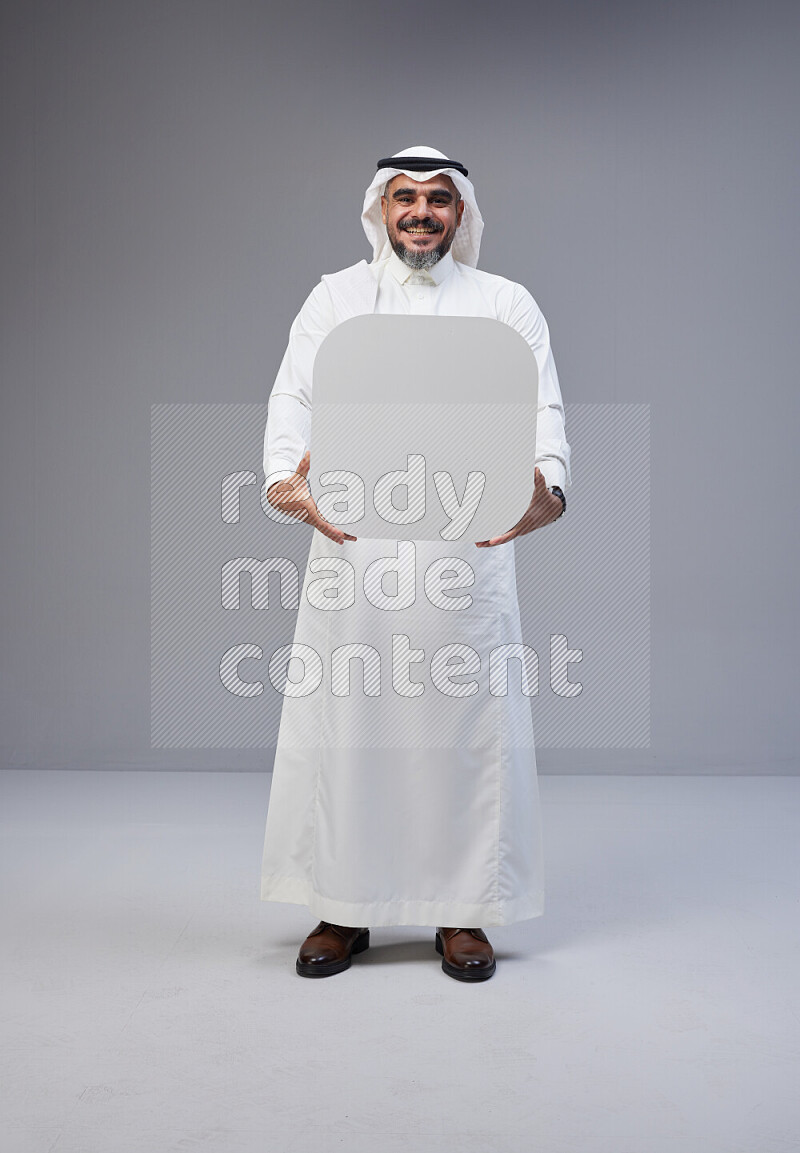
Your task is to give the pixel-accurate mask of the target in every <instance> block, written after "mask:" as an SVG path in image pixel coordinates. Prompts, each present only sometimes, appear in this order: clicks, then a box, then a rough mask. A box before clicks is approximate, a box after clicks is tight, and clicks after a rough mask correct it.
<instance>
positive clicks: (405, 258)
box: [393, 241, 447, 272]
mask: <svg viewBox="0 0 800 1153" xmlns="http://www.w3.org/2000/svg"><path fill="white" fill-rule="evenodd" d="M393 247H394V250H395V252H396V253H397V255H398V256H399V257H400V259H401V260H402V262H403V264H405V265H406V267H407V268H413V269H414V271H415V272H423V271H425V269H428V268H433V266H434V264H438V263H439V261H440V260H441V259H442V257H443V256H444V255H445V252H446V251H447V249H446V248H445V252H442V248H443V247H444V245H439V247H438V248H432V249H431V250H430V252H417V251H416V250H413V249H410V248H406V246H405V244H402V243H400V242H399V241H398V243H397V244H395V245H393Z"/></svg>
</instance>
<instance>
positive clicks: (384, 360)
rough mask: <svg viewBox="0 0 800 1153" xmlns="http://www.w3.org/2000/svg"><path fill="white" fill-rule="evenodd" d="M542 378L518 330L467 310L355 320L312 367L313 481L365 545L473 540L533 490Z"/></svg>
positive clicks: (490, 532) (506, 522) (324, 506)
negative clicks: (383, 540) (373, 541)
mask: <svg viewBox="0 0 800 1153" xmlns="http://www.w3.org/2000/svg"><path fill="white" fill-rule="evenodd" d="M538 384H539V374H538V368H537V364H536V357H535V356H534V355H533V352H532V350H531V348H530V346H529V344H528V343H527V341H526V340H525V339H524V337H522V336H520V334H519V333H518V332H517V331H516V330H515V329H513V328H511V327H510V326H509V325H507V324H503V323H502V321H499V320H494V319H490V318H488V317H464V316H374V315H369V316H356V317H353V318H352V319H351V320H347V321H344V323H342V324H340V325H337V327H336V328H334V329H333V331H332V332H330V333H329V334H328V336H327V337H326V338H325V340H324V341H323V342H322V344H321V346H320V348H319V350H318V352H317V356H316V360H315V363H314V381H313V397H314V400H313V414H312V426H311V438H312V451H311V470H310V473H309V483H310V485H311V492H312V495H313V497H314V499H315V501H316V502H317V506H318V508H319V510H320V512H321V513H322V515H323V516H324V517H325V518H326V520H328V521H330V522H331V524H334V525H336V526H337V527H338V528H342V529H344V530H345V531H347V532H349V533H351V534H352V535H353V536H356V537H377V538H389V539H393V540H440V541H460V542H463V543H466V542H469V541H480V540H488V539H489V538H490V537H494V536H499V535H500V534H501V533H503V532H505V531H507V530H508V529H510V528H512V527H513V525H515V524H516V523H517V521H518V520H519V519H520V517H521V516H522V514H523V513H524V512H525V510H526V508H527V507H528V505H529V504H530V499H531V495H532V493H533V473H534V459H535V452H536V411H537V396H538Z"/></svg>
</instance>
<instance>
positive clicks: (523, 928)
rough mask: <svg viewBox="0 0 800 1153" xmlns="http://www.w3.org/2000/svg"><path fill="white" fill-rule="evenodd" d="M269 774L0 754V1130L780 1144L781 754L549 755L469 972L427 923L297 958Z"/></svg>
mask: <svg viewBox="0 0 800 1153" xmlns="http://www.w3.org/2000/svg"><path fill="white" fill-rule="evenodd" d="M269 779H270V778H269V776H268V775H266V774H265V775H263V776H259V775H253V774H221V773H168V774H163V773H161V774H156V773H90V772H86V773H81V772H57V771H54V772H39V771H28V772H24V771H10V772H5V773H1V774H0V790H1V792H0V796H1V797H2V856H3V874H2V876H3V882H2V898H3V900H2V904H3V909H2V925H3V934H2V954H3V975H2V986H1V987H2V998H3V1012H4V1018H5V1023H4V1029H3V1046H2V1049H3V1054H2V1055H3V1070H2V1099H3V1100H2V1116H0V1131H2V1138H0V1147H1V1148H2V1151H3V1153H129V1151H131V1153H132V1151H134V1150H135V1151H136V1153H140V1151H141V1153H173V1151H174V1153H199V1151H208V1153H263V1151H267V1150H276V1151H279V1153H284V1151H286V1153H289V1151H291V1153H295V1151H299V1153H306V1151H307V1150H308V1151H312V1150H313V1153H328V1151H332V1150H338V1149H342V1150H355V1151H356V1153H362V1151H363V1153H373V1151H384V1150H388V1151H395V1150H396V1151H398V1153H400V1151H401V1150H402V1151H403V1153H416V1151H417V1150H430V1149H437V1148H439V1149H443V1150H447V1151H448V1153H450V1151H453V1153H473V1151H474V1153H495V1151H496V1153H517V1151H519V1153H523V1151H524V1153H529V1151H534V1150H535V1151H537V1153H538V1151H542V1153H771V1151H774V1153H788V1151H789V1150H800V1110H799V1108H798V1103H797V1098H798V1093H797V1089H798V1085H800V1078H798V1050H799V1049H800V1046H799V1045H798V1016H799V1014H798V971H799V969H798V961H799V960H800V958H799V957H798V953H799V952H800V950H798V943H799V938H800V932H799V930H798V889H800V885H799V884H798V867H797V864H798V849H797V845H798V827H799V824H798V816H799V815H800V812H799V810H800V780H798V779H796V778H795V779H792V778H786V777H765V778H764V777H762V778H756V777H744V778H743V777H723V778H710V777H688V776H681V777H674V778H670V779H666V778H663V777H662V778H653V777H644V776H642V777H630V776H618V777H600V778H598V777H589V776H582V777H550V776H543V777H542V778H541V792H542V800H543V807H544V820H545V844H546V860H547V910H546V912H545V915H544V917H540V918H536V919H535V920H532V921H526V922H522V923H520V924H518V925H513V926H507V927H504V928H502V929H494V930H492V931H491V932H490V938H491V940H492V942H493V944H494V946H495V950H496V952H497V955H498V969H497V973H496V975H495V977H494V978H493V979H492V980H490V981H487V982H485V983H482V984H479V985H466V984H464V983H461V982H457V981H453V980H452V979H450V978H449V977H446V976H445V975H444V973H443V972H442V971H441V968H440V958H439V957H438V956H437V954H436V953H435V952H434V948H433V932H432V930H430V929H424V928H393V929H377V930H374V931H373V936H372V940H373V945H372V947H371V948H370V949H369V951H368V952H367V953H365V954H364V956H363V957H360V958H357V959H356V960H355V961H354V963H353V966H352V968H351V969H350V970H349V971H348V972H346V973H343V974H340V975H338V976H336V977H332V978H329V979H327V980H320V981H309V980H304V979H303V978H300V977H298V976H296V974H295V972H294V961H295V955H296V951H297V946H298V944H299V942H300V941H301V940H302V938H303V937H304V936H305V934H306V932H308V930H309V929H310V928H311V927H312V924H313V923H314V919H313V918H311V917H310V916H309V914H308V911H307V910H306V909H304V908H301V907H298V906H294V905H278V904H273V903H262V902H261V901H260V899H259V892H258V881H259V870H260V858H261V846H262V838H263V831H264V821H265V817H266V809H267V799H268V791H269Z"/></svg>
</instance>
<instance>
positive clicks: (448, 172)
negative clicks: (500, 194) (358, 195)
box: [361, 144, 483, 268]
mask: <svg viewBox="0 0 800 1153" xmlns="http://www.w3.org/2000/svg"><path fill="white" fill-rule="evenodd" d="M404 156H430V157H431V158H432V159H435V160H441V161H443V164H442V166H441V168H434V169H432V170H431V171H430V172H419V171H415V172H406V170H405V169H404V168H403V167H402V158H403V157H404ZM391 159H392V160H397V161H398V165H397V168H379V169H378V171H377V172H376V173H375V179H374V180H373V181H372V184H370V186H369V188H368V189H367V194H366V196H365V197H364V210H363V212H362V213H361V223H362V224H363V225H364V231H365V232H366V234H367V240H368V241H369V242H370V244H371V245H372V253H373V260H383V259H384V258H385V257H387V256H389V254H390V253H391V251H392V246H391V244H390V243H389V237H388V236H387V234H386V225H385V224H384V223H383V221H382V220H381V195H382V194H383V190H384V187H385V186H386V183H387V181H389V180H391V179H392V177H393V176H399V175H400V173H401V172H402V173H403V174H404V175H405V176H409V177H411V179H412V180H420V178H421V177H424V179H425V180H431V179H432V178H433V177H434V176H440V175H441V174H442V173H444V175H445V176H449V177H450V179H451V180H452V181H453V184H455V186H456V188H457V189H458V191H459V193H460V194H461V199H462V200H463V201H464V214H463V216H462V217H461V225H460V227H459V228H458V229H457V230H456V235H455V239H454V240H453V247H452V248H451V249H450V251H451V253H452V255H453V259H454V260H458V261H460V262H461V264H469V265H471V266H472V267H473V268H475V267H476V265H477V263H478V252H479V250H480V246H481V233H482V232H483V217H482V216H481V213H480V209H479V208H478V205H477V202H476V200H475V189H474V188H473V187H472V181H471V180H468V179H467V178H466V176H464V175H463V173H461V172H458V171H457V170H456V169H455V168H448V167H447V163H448V159H449V158H448V157H447V156H445V154H444V153H443V152H439V151H438V149H436V148H428V147H427V146H426V145H424V144H420V145H416V146H415V147H414V148H404V149H403V151H402V152H394V153H392V157H391Z"/></svg>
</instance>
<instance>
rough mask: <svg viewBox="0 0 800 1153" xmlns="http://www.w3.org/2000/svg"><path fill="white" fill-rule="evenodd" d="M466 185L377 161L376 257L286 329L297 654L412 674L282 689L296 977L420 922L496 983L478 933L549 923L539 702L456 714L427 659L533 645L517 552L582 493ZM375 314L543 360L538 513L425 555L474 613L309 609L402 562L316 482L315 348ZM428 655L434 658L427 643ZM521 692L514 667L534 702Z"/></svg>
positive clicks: (279, 849) (452, 959) (275, 407)
mask: <svg viewBox="0 0 800 1153" xmlns="http://www.w3.org/2000/svg"><path fill="white" fill-rule="evenodd" d="M467 175H468V174H467V170H466V169H465V168H464V167H463V166H462V165H461V164H458V163H456V162H455V161H452V160H449V159H448V158H447V157H446V156H445V155H444V154H443V153H441V152H438V151H436V150H435V149H432V148H428V147H415V148H409V149H406V150H404V151H403V152H399V153H396V154H395V155H394V156H392V157H389V158H388V159H386V160H381V161H380V162H379V164H378V171H377V174H376V176H375V178H374V180H373V182H372V184H371V185H370V187H369V188H368V190H367V193H366V197H365V200H364V209H363V213H362V221H363V224H364V229H365V232H366V234H367V238H368V240H369V241H370V243H371V245H372V249H373V260H372V262H371V263H370V264H367V263H366V262H365V261H361V262H360V263H359V264H357V265H354V266H353V267H351V268H347V269H344V270H342V271H341V272H339V273H335V274H333V275H330V276H324V277H323V278H322V281H321V283H320V284H319V285H317V287H316V288H315V289H314V290H313V292H312V293H311V295H310V296H309V297H308V299H307V300H306V303H305V304H304V305H303V308H302V309H301V311H300V313H299V315H298V317H297V318H296V320H295V322H294V324H293V325H292V329H291V333H290V338H289V346H288V348H287V351H286V355H285V357H284V359H283V362H282V364H281V367H280V370H279V372H278V376H277V379H276V381H275V385H274V387H273V390H272V393H271V396H270V402H269V416H268V420H267V429H266V436H265V447H264V470H265V475H266V478H267V486H268V499H269V501H270V503H271V504H272V505H273V506H274V507H275V508H276V509H280V510H281V511H283V512H286V513H288V514H290V515H291V516H294V517H297V518H299V519H303V520H305V521H307V523H308V524H310V525H312V526H313V527H314V529H315V530H316V531H315V532H314V535H313V538H312V541H311V549H310V553H309V560H308V568H307V570H306V575H305V581H304V585H303V593H302V599H301V605H300V611H299V613H298V620H297V629H296V633H295V646H296V647H297V646H300V647H298V648H297V651H298V652H306V653H310V652H312V651H313V652H315V653H317V654H319V656H320V657H321V658H322V663H323V666H324V667H325V668H326V669H328V668H330V669H333V668H334V667H335V661H336V657H337V652H340V651H342V647H343V646H344V645H349V646H352V642H361V641H369V642H370V645H369V646H367V645H362V646H359V648H361V649H363V650H366V649H367V648H369V647H370V646H378V647H380V648H381V651H383V652H390V653H391V654H392V656H394V655H396V654H398V653H400V655H401V656H402V657H403V658H404V659H405V662H406V664H405V667H406V669H407V671H406V672H405V673H404V676H405V680H404V683H403V684H402V685H401V684H399V683H398V682H397V681H396V680H393V686H392V688H393V690H394V691H393V692H392V691H390V692H388V693H384V694H382V695H380V694H378V693H375V692H371V691H370V690H369V688H368V685H367V680H368V669H367V658H366V655H365V656H364V665H363V682H362V684H363V688H364V691H363V693H361V694H353V695H349V694H347V695H344V694H342V693H337V691H336V689H335V688H334V689H333V691H332V692H330V693H327V692H326V690H325V689H323V693H325V696H324V697H323V698H322V699H320V700H318V701H316V702H315V703H314V705H313V707H312V706H311V705H310V702H309V699H299V698H298V697H293V696H292V695H291V694H290V693H288V692H287V695H286V696H285V698H284V703H283V713H282V717H281V728H280V733H279V737H278V748H277V750H276V757H275V765H274V771H273V781H272V789H271V794H270V803H269V812H268V816H267V827H266V835H265V841H264V859H263V871H262V888H261V897H262V899H263V900H277V901H289V902H294V903H299V904H305V905H307V906H308V907H309V909H310V910H311V911H312V912H313V913H314V914H315V915H316V916H318V917H321V918H323V919H322V920H320V922H319V924H318V925H317V926H316V928H315V929H313V930H312V932H311V933H310V934H309V936H308V937H307V938H306V940H305V941H304V942H303V944H302V945H301V947H300V952H299V954H298V958H297V965H296V968H297V972H298V973H299V974H301V975H302V976H307V977H316V976H329V975H331V974H333V973H338V972H341V971H342V970H344V969H346V968H347V967H348V966H349V965H350V959H351V957H352V956H353V955H355V954H358V953H360V952H362V951H363V950H364V949H366V948H367V947H368V945H369V926H375V925H401V924H417V925H430V926H436V935H435V945H436V949H437V952H438V953H440V954H441V955H442V968H443V969H444V971H445V973H447V974H448V975H449V976H451V977H454V978H456V979H458V980H464V981H470V980H476V981H478V980H485V979H486V978H488V977H491V976H492V974H493V973H494V971H495V958H494V953H493V950H492V946H491V944H490V942H489V940H488V938H487V936H486V934H485V932H484V931H483V928H482V926H483V925H502V924H510V923H513V922H514V921H517V920H523V919H527V918H529V917H534V916H537V915H539V914H540V913H541V912H542V909H543V881H542V872H543V869H542V854H541V829H540V812H539V797H538V781H537V777H536V762H535V754H534V748H533V733H532V728H531V720H530V702H529V700H528V698H527V696H525V695H523V693H522V692H521V691H518V692H516V693H514V692H512V691H509V692H508V693H507V694H505V695H503V694H499V695H492V694H491V693H489V692H488V690H487V688H486V685H485V683H484V684H483V686H482V695H481V696H480V698H478V697H476V696H471V697H470V698H469V700H467V699H465V698H463V699H461V700H457V701H453V700H448V699H444V698H442V696H441V695H437V692H436V688H435V687H434V686H432V685H431V684H430V683H429V682H426V681H425V678H424V672H423V668H424V666H423V665H421V664H418V663H416V662H421V661H422V655H420V654H424V652H425V651H431V652H432V651H434V650H436V648H437V643H438V642H441V641H442V640H447V641H448V642H449V641H452V640H453V639H454V633H453V629H454V627H456V625H457V628H458V633H457V637H456V639H457V640H459V641H464V642H465V643H468V644H469V645H470V646H471V647H473V648H474V649H475V651H477V652H488V651H490V650H491V649H492V648H493V647H494V646H496V645H498V644H500V645H505V644H508V645H514V644H515V643H518V642H520V641H521V635H520V622H519V608H518V603H517V594H516V583H515V574H514V546H513V543H511V542H512V541H513V539H514V538H515V537H516V536H519V535H521V534H523V533H527V532H531V531H533V530H534V529H537V528H541V527H543V526H544V525H546V524H550V523H551V522H552V521H554V520H556V519H558V517H559V516H561V515H562V513H563V512H564V510H565V508H566V501H565V498H564V495H563V487H564V485H565V484H566V483H568V482H569V479H570V477H569V446H568V444H567V442H566V439H565V437H564V413H563V406H562V401H561V392H560V389H559V384H558V377H557V375H556V369H555V364H554V362H553V357H552V353H551V350H550V341H549V333H548V329H547V324H546V323H545V320H544V317H543V316H542V314H541V312H540V310H539V308H538V306H537V305H536V303H535V301H534V300H533V298H532V297H531V296H530V294H529V293H528V292H527V291H526V290H525V289H524V288H523V287H522V286H521V285H518V284H514V283H512V282H511V281H508V280H505V279H503V278H502V277H499V276H492V275H489V274H488V273H484V272H480V271H478V270H477V268H476V267H475V266H476V265H477V261H478V251H479V247H480V237H481V232H482V230H483V220H482V218H481V215H480V211H479V210H478V206H477V203H476V201H475V194H474V189H473V186H472V183H471V182H470V181H469V180H468V178H467ZM369 313H379V314H380V313H382V314H386V313H399V314H406V315H442V316H479V317H491V318H494V319H497V320H500V321H503V322H505V323H507V324H509V325H511V326H512V327H513V328H515V329H516V330H517V331H518V332H519V333H521V335H522V336H523V337H524V338H525V339H526V340H527V341H528V343H529V345H530V347H531V348H532V350H533V352H534V355H535V356H536V360H537V364H538V369H539V401H538V418H537V420H538V423H537V436H536V466H537V467H536V470H535V476H534V478H533V480H534V484H533V495H532V498H531V502H530V507H529V508H528V510H527V512H526V513H525V515H524V516H523V517H522V519H521V520H520V521H519V523H518V524H516V525H515V526H514V527H513V528H511V529H510V530H508V531H507V532H505V533H503V534H502V535H500V536H497V537H494V538H492V539H491V540H488V541H480V542H459V543H458V544H453V543H452V542H450V543H448V544H442V543H440V542H434V541H415V542H412V543H413V545H414V556H415V559H416V563H417V571H418V572H420V573H422V572H425V573H428V572H429V571H431V566H433V568H434V569H435V570H436V571H439V572H441V571H442V566H443V565H444V566H445V568H447V569H448V571H450V570H452V571H453V572H455V573H456V574H457V575H460V576H461V578H462V584H463V585H464V586H465V587H467V586H471V587H470V590H469V595H468V596H467V597H466V598H465V600H464V602H463V603H464V604H465V606H466V611H465V612H463V613H462V612H459V613H447V612H445V613H442V612H441V611H437V610H436V609H434V608H432V607H431V605H429V604H428V603H427V602H426V601H425V598H424V597H423V596H420V597H419V598H417V600H416V601H415V602H414V605H413V608H410V609H408V608H406V609H403V610H402V611H401V612H397V613H393V612H391V611H389V612H377V611H376V610H375V608H374V603H373V601H372V600H371V599H369V598H361V599H360V600H359V601H358V603H357V604H349V605H348V606H347V607H346V610H345V611H342V612H338V611H334V612H330V611H327V612H321V611H320V610H319V607H318V608H317V609H316V610H315V609H314V607H313V605H312V603H311V602H312V601H315V602H316V604H317V605H318V606H319V604H320V598H319V595H316V596H315V595H314V585H315V583H316V584H318V582H319V573H321V572H324V571H326V569H331V568H333V567H335V565H336V558H332V557H331V554H332V553H336V554H337V557H341V558H343V560H346V561H347V562H348V563H349V565H352V567H353V569H354V571H355V572H356V573H357V576H358V580H357V582H356V587H357V588H360V587H361V581H362V579H363V578H364V576H365V574H366V573H367V570H369V569H370V566H373V569H374V566H375V564H376V563H377V564H378V565H387V564H388V565H391V559H389V560H387V559H386V558H387V554H391V553H392V547H391V542H387V541H377V540H369V539H364V538H361V539H357V538H356V537H354V536H351V535H350V534H348V533H345V532H343V531H342V530H341V529H337V528H336V527H334V526H333V525H331V524H329V523H328V522H327V521H326V520H325V519H324V518H323V517H322V516H321V515H320V513H319V511H318V509H317V507H316V504H315V502H314V499H313V497H312V495H311V493H310V491H309V487H308V484H307V480H306V478H307V476H308V470H309V465H310V447H311V407H312V396H311V392H312V371H313V364H314V357H315V355H316V352H317V349H318V348H319V346H320V345H321V343H322V341H323V340H324V338H325V336H326V335H327V334H328V333H329V332H330V331H331V330H332V328H334V327H335V326H336V325H337V324H340V323H342V322H343V321H345V320H347V319H349V318H350V317H352V316H357V315H363V314H369ZM391 353H392V355H396V356H404V357H407V358H408V367H409V372H413V370H414V364H413V349H393V350H391ZM375 383H376V388H379V387H380V381H379V380H376V382H375ZM331 541H332V542H335V545H336V546H338V547H334V548H331V545H330V542H331ZM406 544H408V542H406ZM476 545H477V546H478V549H476ZM397 555H398V556H399V551H397ZM326 557H327V558H328V559H327V560H326V559H325V558H326ZM437 566H438V568H437ZM381 571H383V570H381ZM364 588H365V591H366V590H367V585H366V584H365V585H364ZM389 607H391V606H389ZM442 618H446V622H445V621H443V619H442ZM455 618H458V619H457V621H456V624H455V625H454V619H455ZM442 630H444V631H442ZM423 642H424V649H423V648H421V647H420V648H414V647H413V645H414V644H415V643H419V644H420V645H421V644H422V643H423ZM303 645H305V648H303V647H302V646H303ZM348 651H349V650H348ZM412 662H414V664H413V668H414V670H415V676H416V680H415V679H414V678H412V676H411V673H410V670H411V669H412ZM484 663H485V662H484ZM348 668H349V665H348ZM393 669H394V665H393ZM340 671H341V670H340ZM347 675H348V676H349V673H348V674H347ZM393 677H394V673H393ZM522 680H523V671H522V669H521V668H520V689H521V687H522ZM286 684H287V689H289V688H290V682H289V681H287V682H286ZM348 686H349V681H348ZM492 692H494V690H492ZM409 698H411V699H409Z"/></svg>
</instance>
